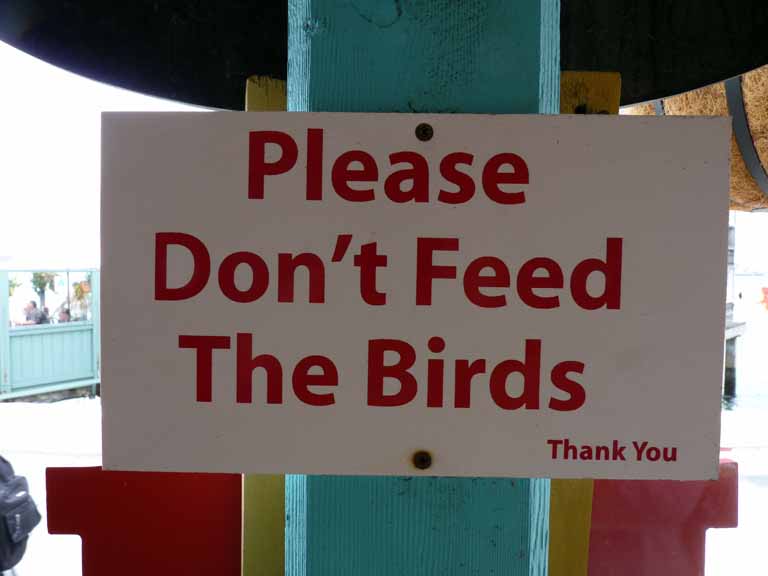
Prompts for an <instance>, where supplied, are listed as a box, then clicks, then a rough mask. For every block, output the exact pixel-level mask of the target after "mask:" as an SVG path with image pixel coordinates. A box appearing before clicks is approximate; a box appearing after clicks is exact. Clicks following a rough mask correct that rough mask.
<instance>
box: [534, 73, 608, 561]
mask: <svg viewBox="0 0 768 576" xmlns="http://www.w3.org/2000/svg"><path fill="white" fill-rule="evenodd" d="M620 99H621V75H620V74H619V73H617V72H582V71H563V72H562V73H561V76H560V113H561V114H618V113H619V101H620ZM593 488H594V483H593V481H592V480H590V479H581V480H552V487H551V494H552V495H551V498H550V515H549V576H586V574H587V568H588V565H589V534H590V530H591V528H592V493H593Z"/></svg>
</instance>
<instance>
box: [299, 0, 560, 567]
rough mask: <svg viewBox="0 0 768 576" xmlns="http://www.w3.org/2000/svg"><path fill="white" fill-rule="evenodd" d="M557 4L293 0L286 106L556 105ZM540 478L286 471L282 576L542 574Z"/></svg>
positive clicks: (544, 483) (537, 108) (493, 108)
mask: <svg viewBox="0 0 768 576" xmlns="http://www.w3.org/2000/svg"><path fill="white" fill-rule="evenodd" d="M559 14H560V12H559V2H558V1H557V0H524V1H523V0H521V1H520V2H505V1H503V0H491V1H488V2H483V3H451V4H443V3H430V2H424V3H418V4H411V3H409V4H406V3H400V2H392V3H382V2H377V1H375V0H369V1H358V2H354V3H339V2H334V1H332V0H290V1H289V36H288V38H289V49H288V107H289V110H296V111H363V112H379V111H388V112H392V111H399V112H457V113H458V112H470V113H536V112H540V113H556V112H557V111H558V109H559V69H560V65H559ZM394 425H396V423H394V422H393V426H394ZM350 433H354V431H350ZM549 486H550V484H549V480H544V479H540V480H528V479H514V480H512V479H494V478H484V479H454V478H430V477H418V478H412V477H395V478H382V477H377V478H371V477H337V476H295V475H294V476H287V477H286V574H288V575H290V576H336V575H338V574H365V575H366V576H379V575H380V576H385V575H386V576H391V575H392V574H419V575H420V576H421V575H424V576H431V575H440V576H451V575H456V576H459V575H461V576H464V575H466V574H494V573H495V574H507V575H523V574H525V575H534V574H541V575H543V574H546V572H547V560H548V556H547V549H548V537H549Z"/></svg>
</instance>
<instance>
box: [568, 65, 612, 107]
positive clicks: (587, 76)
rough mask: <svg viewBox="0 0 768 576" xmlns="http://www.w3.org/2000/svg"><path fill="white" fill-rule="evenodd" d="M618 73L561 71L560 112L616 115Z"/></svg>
mask: <svg viewBox="0 0 768 576" xmlns="http://www.w3.org/2000/svg"><path fill="white" fill-rule="evenodd" d="M620 100H621V74H619V73H618V72H586V71H572V70H564V71H563V72H562V73H561V75H560V114H618V113H619V101H620Z"/></svg>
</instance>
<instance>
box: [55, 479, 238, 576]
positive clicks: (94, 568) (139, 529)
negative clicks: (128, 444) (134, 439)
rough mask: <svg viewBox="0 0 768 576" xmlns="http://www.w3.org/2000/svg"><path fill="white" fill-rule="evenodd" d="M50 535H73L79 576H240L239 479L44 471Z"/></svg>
mask: <svg viewBox="0 0 768 576" xmlns="http://www.w3.org/2000/svg"><path fill="white" fill-rule="evenodd" d="M46 483H47V491H48V531H49V532H50V533H51V534H79V535H80V536H81V537H82V540H83V576H136V574H141V575H142V576H161V575H162V576H177V575H181V574H183V575H184V576H192V575H198V574H199V575H201V576H202V575H206V576H209V575H211V574H215V575H216V576H239V575H240V566H241V525H242V520H241V518H242V508H241V504H242V476H241V475H239V474H171V473H158V472H106V471H102V469H101V468H48V469H47V471H46Z"/></svg>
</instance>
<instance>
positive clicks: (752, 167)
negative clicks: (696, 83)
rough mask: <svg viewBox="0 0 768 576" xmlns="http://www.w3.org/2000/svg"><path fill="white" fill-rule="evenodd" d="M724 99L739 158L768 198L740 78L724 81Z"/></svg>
mask: <svg viewBox="0 0 768 576" xmlns="http://www.w3.org/2000/svg"><path fill="white" fill-rule="evenodd" d="M725 97H726V99H727V101H728V113H729V114H730V115H731V116H733V135H734V136H735V137H736V144H737V145H738V146H739V151H740V152H741V157H742V158H743V159H744V164H745V165H746V167H747V170H749V173H750V174H751V175H752V178H754V180H755V182H756V183H757V186H758V188H760V191H761V192H762V193H763V195H764V196H765V197H766V198H768V174H766V173H765V167H764V166H763V163H762V162H761V161H760V156H758V154H757V149H756V148H755V143H754V141H753V140H752V132H751V131H750V130H749V121H748V120H747V112H746V110H745V109H744V94H743V93H742V91H741V76H737V77H736V78H730V79H728V80H726V81H725Z"/></svg>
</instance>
